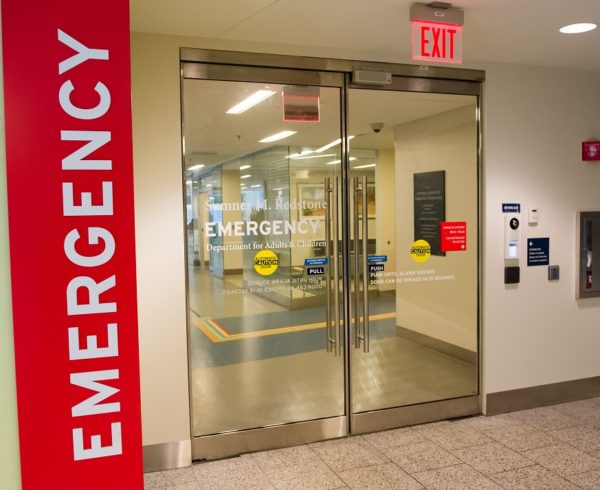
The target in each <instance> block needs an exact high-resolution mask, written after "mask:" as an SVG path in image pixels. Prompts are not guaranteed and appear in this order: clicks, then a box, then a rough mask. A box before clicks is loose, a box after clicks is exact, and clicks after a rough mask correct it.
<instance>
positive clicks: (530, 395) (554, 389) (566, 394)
mask: <svg viewBox="0 0 600 490" xmlns="http://www.w3.org/2000/svg"><path fill="white" fill-rule="evenodd" d="M595 396H600V376H595V377H593V378H584V379H575V380H572V381H563V382H561V383H552V384H547V385H541V386H531V387H529V388H520V389H518V390H508V391H499V392H497V393H488V394H487V396H486V410H485V413H486V415H498V414H500V413H506V412H514V411H515V410H527V409H530V408H537V407H545V406H548V405H556V404H557V403H565V402H572V401H576V400H584V399H586V398H593V397H595Z"/></svg>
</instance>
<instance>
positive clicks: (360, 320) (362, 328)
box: [352, 176, 369, 353]
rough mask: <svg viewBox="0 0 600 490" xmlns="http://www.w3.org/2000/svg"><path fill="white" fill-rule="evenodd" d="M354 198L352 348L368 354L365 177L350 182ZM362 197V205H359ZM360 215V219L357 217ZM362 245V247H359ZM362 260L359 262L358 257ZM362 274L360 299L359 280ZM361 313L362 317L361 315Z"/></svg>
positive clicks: (367, 230)
mask: <svg viewBox="0 0 600 490" xmlns="http://www.w3.org/2000/svg"><path fill="white" fill-rule="evenodd" d="M352 191H353V196H354V210H353V211H354V213H353V214H354V217H353V227H354V230H353V234H352V238H353V242H354V243H353V249H354V347H355V348H357V349H360V346H361V344H362V347H363V352H365V353H366V352H369V248H368V245H369V216H368V204H367V177H366V176H363V177H362V178H361V179H360V181H359V178H358V177H354V179H353V181H352ZM359 197H362V204H360V203H359ZM360 214H362V218H359V215H360ZM360 219H362V242H361V237H360V233H359V223H360ZM361 244H362V246H361ZM361 253H362V257H363V260H362V262H361V260H360V255H361ZM361 273H362V279H363V280H362V297H361V294H360V293H361V291H360V290H361V280H360V275H361ZM361 313H362V315H361Z"/></svg>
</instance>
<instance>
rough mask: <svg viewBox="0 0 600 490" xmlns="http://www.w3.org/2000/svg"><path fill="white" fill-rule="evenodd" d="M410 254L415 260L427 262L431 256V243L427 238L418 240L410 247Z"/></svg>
mask: <svg viewBox="0 0 600 490" xmlns="http://www.w3.org/2000/svg"><path fill="white" fill-rule="evenodd" d="M410 256H411V257H412V259H413V260H414V261H415V262H420V263H421V262H425V261H427V260H428V259H429V257H431V245H429V242H427V241H425V240H417V241H416V242H415V243H413V244H412V247H410Z"/></svg>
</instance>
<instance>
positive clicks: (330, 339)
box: [323, 177, 335, 352]
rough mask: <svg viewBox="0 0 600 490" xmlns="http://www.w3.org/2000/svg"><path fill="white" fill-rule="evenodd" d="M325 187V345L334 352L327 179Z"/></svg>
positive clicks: (329, 200) (328, 189)
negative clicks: (326, 262)
mask: <svg viewBox="0 0 600 490" xmlns="http://www.w3.org/2000/svg"><path fill="white" fill-rule="evenodd" d="M323 185H324V187H325V202H326V203H327V207H326V208H325V257H327V261H328V264H327V276H326V277H325V292H326V296H327V308H326V316H325V325H326V327H325V344H326V347H327V352H331V351H332V350H333V343H334V342H335V339H334V338H333V336H332V335H331V264H332V257H331V181H330V180H329V177H327V178H326V179H325V181H324V183H323Z"/></svg>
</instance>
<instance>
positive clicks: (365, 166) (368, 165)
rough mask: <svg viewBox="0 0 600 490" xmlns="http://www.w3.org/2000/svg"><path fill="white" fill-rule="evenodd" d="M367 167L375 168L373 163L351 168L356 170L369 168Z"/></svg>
mask: <svg viewBox="0 0 600 490" xmlns="http://www.w3.org/2000/svg"><path fill="white" fill-rule="evenodd" d="M369 167H375V164H374V163H369V164H367V165H357V166H356V167H352V168H353V169H356V168H369Z"/></svg>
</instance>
